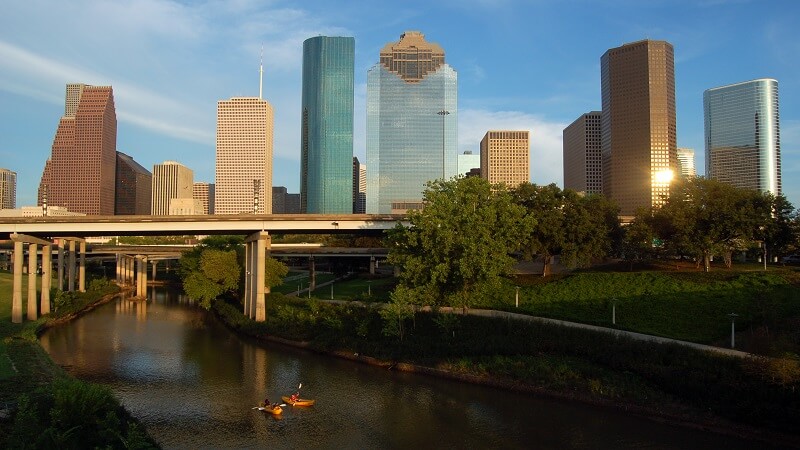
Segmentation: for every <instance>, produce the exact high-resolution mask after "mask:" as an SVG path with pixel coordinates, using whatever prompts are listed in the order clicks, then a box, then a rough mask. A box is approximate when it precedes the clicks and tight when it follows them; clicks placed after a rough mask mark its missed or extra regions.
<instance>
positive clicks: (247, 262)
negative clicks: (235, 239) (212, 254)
mask: <svg viewBox="0 0 800 450" xmlns="http://www.w3.org/2000/svg"><path fill="white" fill-rule="evenodd" d="M252 271H253V243H252V242H245V243H244V311H243V313H244V315H245V316H247V317H249V318H250V319H252V318H253V311H251V310H250V306H251V305H252V304H253V303H252V302H253V292H252V289H253V286H252V285H253V283H252V280H251V274H252Z"/></svg>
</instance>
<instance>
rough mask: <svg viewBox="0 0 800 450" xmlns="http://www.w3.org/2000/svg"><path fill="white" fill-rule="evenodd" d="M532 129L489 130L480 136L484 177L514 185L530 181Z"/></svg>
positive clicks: (492, 182) (491, 180)
mask: <svg viewBox="0 0 800 450" xmlns="http://www.w3.org/2000/svg"><path fill="white" fill-rule="evenodd" d="M530 148H531V145H530V132H528V131H487V132H486V134H485V135H484V136H483V139H481V177H483V178H485V179H486V180H488V181H489V183H490V184H500V183H502V184H505V185H506V186H507V187H509V188H515V187H517V186H519V185H520V184H522V183H524V182H526V181H527V182H530V181H531V171H530Z"/></svg>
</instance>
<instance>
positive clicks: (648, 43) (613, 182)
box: [600, 39, 678, 216]
mask: <svg viewBox="0 0 800 450" xmlns="http://www.w3.org/2000/svg"><path fill="white" fill-rule="evenodd" d="M600 76H601V93H602V104H603V112H602V122H601V127H602V130H601V133H602V139H601V145H602V149H603V150H602V157H603V194H605V195H606V196H607V197H609V198H610V199H612V200H614V201H615V202H616V203H617V205H618V206H619V207H620V215H623V216H632V215H634V214H635V213H636V210H637V209H638V208H640V207H644V208H650V207H652V206H657V205H661V204H663V202H664V201H666V199H667V198H668V196H669V187H670V183H671V182H672V179H673V177H675V176H677V171H678V156H677V147H678V146H677V134H676V116H675V63H674V52H673V48H672V45H671V44H670V43H668V42H666V41H653V40H649V39H648V40H643V41H638V42H633V43H630V44H625V45H623V46H621V47H617V48H612V49H610V50H608V51H606V52H605V54H603V56H602V57H601V59H600Z"/></svg>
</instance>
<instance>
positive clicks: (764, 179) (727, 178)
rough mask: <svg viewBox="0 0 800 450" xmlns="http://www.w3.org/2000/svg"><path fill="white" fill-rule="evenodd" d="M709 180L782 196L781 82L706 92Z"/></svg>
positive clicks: (765, 80) (761, 81)
mask: <svg viewBox="0 0 800 450" xmlns="http://www.w3.org/2000/svg"><path fill="white" fill-rule="evenodd" d="M703 111H704V113H705V138H706V176H707V177H708V178H714V179H716V180H719V181H722V182H725V183H729V184H732V185H734V186H736V187H740V188H748V189H757V190H759V191H762V192H771V193H773V194H775V195H780V194H781V139H780V123H779V120H778V119H779V118H778V82H777V81H776V80H773V79H768V78H762V79H758V80H752V81H745V82H742V83H736V84H731V85H729V86H721V87H717V88H712V89H709V90H707V91H705V92H704V93H703Z"/></svg>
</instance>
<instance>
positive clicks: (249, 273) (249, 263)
mask: <svg viewBox="0 0 800 450" xmlns="http://www.w3.org/2000/svg"><path fill="white" fill-rule="evenodd" d="M271 244H272V237H271V236H270V235H269V233H267V232H266V231H259V232H256V233H253V234H251V235H250V236H248V237H247V238H246V239H245V241H244V245H245V258H244V260H245V263H244V274H245V282H244V285H245V290H244V314H245V315H246V316H247V317H249V318H251V319H254V320H255V321H256V322H264V321H266V320H267V308H266V304H265V295H266V294H268V293H269V288H268V287H267V286H266V270H267V268H266V262H265V261H266V258H267V255H268V252H269V248H270V246H271Z"/></svg>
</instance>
